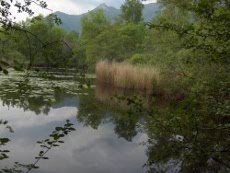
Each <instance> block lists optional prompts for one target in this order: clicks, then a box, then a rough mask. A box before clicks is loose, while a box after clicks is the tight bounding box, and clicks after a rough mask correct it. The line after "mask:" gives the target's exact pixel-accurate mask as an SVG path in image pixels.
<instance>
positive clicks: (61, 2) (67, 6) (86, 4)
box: [12, 0, 156, 21]
mask: <svg viewBox="0 0 230 173" xmlns="http://www.w3.org/2000/svg"><path fill="white" fill-rule="evenodd" d="M19 1H20V0H19ZM21 1H22V0H21ZM45 2H47V4H48V8H49V9H52V11H53V12H55V11H61V12H64V13H67V14H72V15H78V14H82V13H86V12H88V11H90V10H92V9H94V8H96V7H97V6H99V5H100V4H102V3H105V4H106V5H108V6H113V7H115V8H120V6H121V5H122V4H123V3H124V2H125V0H84V1H82V0H55V1H54V0H45ZM153 2H156V0H148V1H146V2H144V4H147V3H153ZM32 8H33V10H34V12H35V15H38V14H43V15H48V14H49V13H51V12H52V11H50V10H44V9H41V8H40V7H38V6H37V5H32ZM12 13H13V14H14V15H15V16H17V18H16V20H17V21H19V20H24V19H26V17H28V15H27V14H18V13H17V11H16V9H13V10H12Z"/></svg>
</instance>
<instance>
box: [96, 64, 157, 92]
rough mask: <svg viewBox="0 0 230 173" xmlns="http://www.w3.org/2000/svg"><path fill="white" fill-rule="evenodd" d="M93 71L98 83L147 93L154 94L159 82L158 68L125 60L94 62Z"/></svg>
mask: <svg viewBox="0 0 230 173" xmlns="http://www.w3.org/2000/svg"><path fill="white" fill-rule="evenodd" d="M95 73H96V80H97V82H98V83H101V84H103V83H104V84H110V85H112V86H113V87H117V88H121V89H127V90H139V91H144V92H146V93H148V94H155V93H156V92H157V90H158V88H159V84H160V72H159V70H158V69H155V68H153V67H148V66H136V65H132V64H129V63H126V62H122V63H118V62H110V61H107V60H103V61H102V60H101V61H99V62H97V64H96V70H95Z"/></svg>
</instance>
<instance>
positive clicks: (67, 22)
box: [54, 3, 160, 33]
mask: <svg viewBox="0 0 230 173" xmlns="http://www.w3.org/2000/svg"><path fill="white" fill-rule="evenodd" d="M99 9H103V10H104V12H105V15H106V16H107V17H108V18H110V19H111V20H112V19H115V18H117V17H119V15H120V14H121V10H120V9H116V8H114V7H111V6H107V5H106V4H105V3H104V4H101V5H99V6H98V7H96V8H95V9H94V10H92V11H97V10H99ZM159 9H160V4H158V3H151V4H146V5H145V6H144V9H143V18H144V21H145V22H149V21H150V20H151V19H152V18H153V17H154V16H155V15H156V14H157V11H159ZM88 13H90V12H88ZM54 14H56V15H57V16H58V17H59V18H60V19H61V20H62V22H63V23H62V25H61V27H63V28H64V29H65V30H66V31H76V32H79V33H80V32H81V19H82V17H83V16H84V15H87V13H86V14H82V15H68V14H65V13H63V12H60V11H58V12H55V13H54Z"/></svg>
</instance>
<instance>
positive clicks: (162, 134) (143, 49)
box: [0, 0, 230, 172]
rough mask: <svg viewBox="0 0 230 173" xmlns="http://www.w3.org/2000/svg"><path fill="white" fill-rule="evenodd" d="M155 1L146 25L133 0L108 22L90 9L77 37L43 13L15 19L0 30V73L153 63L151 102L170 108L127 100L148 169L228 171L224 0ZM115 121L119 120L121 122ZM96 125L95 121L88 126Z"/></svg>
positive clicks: (228, 36)
mask: <svg viewBox="0 0 230 173" xmlns="http://www.w3.org/2000/svg"><path fill="white" fill-rule="evenodd" d="M160 2H161V3H162V6H163V8H162V9H161V11H160V12H159V14H158V16H157V17H156V18H154V19H153V20H152V21H151V22H150V23H148V24H146V23H144V22H143V21H142V16H141V15H142V13H141V10H142V8H143V6H142V4H141V3H140V2H139V1H131V0H130V1H126V3H125V4H124V5H123V6H122V15H121V17H120V18H117V19H114V20H110V19H108V18H107V17H106V15H105V13H104V11H103V10H98V11H92V12H90V13H89V14H88V15H85V16H84V17H83V18H82V33H81V34H80V36H79V35H78V34H77V33H74V32H71V33H66V32H65V31H64V30H63V29H61V28H60V27H58V26H56V25H54V24H53V23H52V20H50V19H49V18H44V17H42V16H39V17H36V18H34V19H33V20H27V21H26V22H23V23H21V25H20V26H23V27H21V28H20V30H18V29H17V27H15V28H14V29H12V30H10V31H9V30H5V28H4V27H3V28H1V31H3V32H4V34H2V33H0V34H1V35H0V41H1V46H2V49H1V52H2V53H1V54H0V56H1V57H0V58H1V61H0V64H1V68H0V70H2V69H3V72H4V73H5V74H7V71H6V70H5V69H6V68H7V66H9V64H11V63H12V64H14V63H15V62H14V61H16V62H17V63H16V64H19V65H20V66H26V67H27V68H30V67H31V66H44V65H46V64H49V65H51V66H54V67H60V66H61V67H62V66H70V67H87V68H88V69H89V70H90V71H94V67H95V64H96V62H97V61H99V60H101V59H106V60H108V61H118V62H121V61H127V62H129V63H132V64H135V65H142V66H145V65H148V66H149V65H150V66H151V67H152V68H158V69H160V78H161V79H160V82H159V84H158V85H159V86H158V93H157V94H156V95H154V96H155V97H156V103H157V102H158V98H164V99H167V100H169V101H170V103H169V104H170V106H169V107H167V108H164V109H160V108H156V107H154V106H152V108H151V109H146V108H145V107H142V105H141V104H140V103H139V102H138V103H136V102H135V99H134V100H131V101H130V102H132V103H133V104H134V107H136V108H141V109H140V110H138V111H137V110H136V109H134V111H133V112H130V115H129V116H131V117H132V116H134V115H136V114H139V113H140V114H144V115H145V116H146V117H147V121H146V124H145V130H146V131H147V133H148V137H149V140H148V142H147V144H146V145H147V146H148V151H147V154H148V158H149V159H148V162H147V164H146V166H148V168H149V171H150V172H157V171H160V170H158V168H161V169H163V168H164V169H166V168H167V167H168V166H172V165H173V166H174V165H177V168H180V170H181V172H205V171H208V170H214V172H221V171H222V172H228V171H229V169H230V136H229V135H230V106H229V98H230V97H229V79H230V76H229V56H230V41H229V40H230V3H229V1H228V0H218V1H217V0H197V1H189V0H183V1H173V0H161V1H160ZM22 28H23V29H25V30H27V31H29V32H30V33H32V34H28V32H22ZM5 31H7V32H8V33H9V32H10V35H6V34H5ZM9 38H11V39H9ZM28 45H29V47H28ZM69 49H70V50H69ZM14 57H15V58H14ZM13 66H14V67H15V68H16V69H17V67H18V66H17V65H16V66H15V65H13ZM89 105H90V104H89ZM81 111H82V112H83V113H84V109H83V110H81ZM96 113H97V112H96ZM132 113H133V114H132ZM87 115H88V116H89V117H83V118H82V117H80V118H82V120H81V121H82V122H84V121H86V120H88V121H91V119H95V117H92V116H90V114H87ZM97 117H99V118H98V119H100V115H98V116H97ZM84 118H85V119H86V120H85V119H84ZM87 118H88V119H87ZM118 121H119V123H120V124H123V125H124V121H122V119H121V120H120V119H119V120H118ZM135 122H136V121H135ZM98 123H100V120H98V122H94V123H92V126H93V127H94V126H95V128H96V126H97V124H98ZM130 124H131V123H130ZM116 130H117V131H119V128H117V129H116ZM135 134H136V133H135ZM130 136H133V135H130ZM130 138H131V137H129V138H128V139H129V140H130ZM5 142H7V141H5ZM1 143H3V144H4V141H1ZM157 165H158V166H159V167H157Z"/></svg>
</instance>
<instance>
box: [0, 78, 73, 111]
mask: <svg viewBox="0 0 230 173" xmlns="http://www.w3.org/2000/svg"><path fill="white" fill-rule="evenodd" d="M31 79H33V80H37V78H36V77H34V78H31ZM40 80H41V79H40ZM52 82H53V81H50V82H48V83H45V84H42V85H41V86H38V85H36V83H35V82H33V81H31V80H29V79H27V78H21V79H20V80H18V78H12V79H8V80H5V81H3V82H0V87H1V88H2V90H1V91H0V99H1V100H2V104H3V106H5V105H6V106H8V107H17V108H22V109H23V110H24V111H32V112H34V113H35V114H41V113H42V114H45V115H48V113H49V111H50V108H51V106H52V105H53V104H57V103H59V102H61V101H62V100H63V99H64V98H65V97H66V94H65V87H63V88H64V89H63V88H60V87H57V86H56V85H55V84H53V83H52ZM55 82H57V81H55ZM66 83H67V84H68V82H66ZM67 84H66V85H67ZM76 89H77V87H76Z"/></svg>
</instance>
